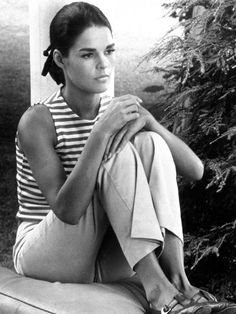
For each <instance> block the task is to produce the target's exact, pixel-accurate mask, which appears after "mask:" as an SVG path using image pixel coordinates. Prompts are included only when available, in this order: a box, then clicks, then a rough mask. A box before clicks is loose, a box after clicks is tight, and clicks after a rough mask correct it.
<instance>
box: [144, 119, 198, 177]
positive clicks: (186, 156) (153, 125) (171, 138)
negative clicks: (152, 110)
mask: <svg viewBox="0 0 236 314" xmlns="http://www.w3.org/2000/svg"><path fill="white" fill-rule="evenodd" d="M146 128H147V129H148V130H150V131H153V132H156V133H158V134H159V135H161V136H162V138H163V139H164V140H165V141H166V143H167V144H168V146H169V148H170V151H171V153H172V156H173V158H174V162H175V165H176V169H177V172H178V173H179V174H180V175H182V176H184V177H186V178H188V179H190V180H200V179H201V178H202V176H203V173H204V167H203V164H202V162H201V160H200V159H199V158H198V156H197V155H196V154H195V153H194V152H193V151H192V150H191V148H190V147H189V146H188V145H186V144H185V143H184V142H183V141H182V140H181V139H180V138H178V137H177V136H175V135H174V134H173V133H171V132H169V131H168V130H167V129H166V128H165V127H164V126H162V125H161V124H160V123H159V122H158V121H156V120H155V119H154V117H152V116H150V118H149V119H148V122H147V124H146Z"/></svg>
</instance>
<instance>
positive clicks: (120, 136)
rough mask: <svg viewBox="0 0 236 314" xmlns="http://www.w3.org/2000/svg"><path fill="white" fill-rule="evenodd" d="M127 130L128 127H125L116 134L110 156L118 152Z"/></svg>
mask: <svg viewBox="0 0 236 314" xmlns="http://www.w3.org/2000/svg"><path fill="white" fill-rule="evenodd" d="M126 132H127V127H124V128H122V129H121V130H120V131H119V132H118V133H117V134H116V135H115V136H114V138H113V141H112V143H111V145H110V147H109V156H113V155H114V154H115V153H116V152H117V150H118V148H119V146H120V144H121V142H122V139H123V137H124V136H125V134H126Z"/></svg>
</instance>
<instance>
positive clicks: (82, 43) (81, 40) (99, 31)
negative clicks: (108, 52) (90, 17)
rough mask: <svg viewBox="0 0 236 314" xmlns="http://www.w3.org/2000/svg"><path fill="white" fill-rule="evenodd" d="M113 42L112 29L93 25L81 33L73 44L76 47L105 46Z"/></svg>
mask: <svg viewBox="0 0 236 314" xmlns="http://www.w3.org/2000/svg"><path fill="white" fill-rule="evenodd" d="M112 43H113V38H112V34H111V31H110V29H109V28H108V27H105V26H91V27H89V28H86V29H85V30H84V31H83V33H82V34H80V35H79V36H78V37H77V39H76V40H75V43H74V45H73V48H74V49H76V50H77V49H81V48H98V49H99V48H103V47H104V46H105V47H106V46H107V45H110V44H112Z"/></svg>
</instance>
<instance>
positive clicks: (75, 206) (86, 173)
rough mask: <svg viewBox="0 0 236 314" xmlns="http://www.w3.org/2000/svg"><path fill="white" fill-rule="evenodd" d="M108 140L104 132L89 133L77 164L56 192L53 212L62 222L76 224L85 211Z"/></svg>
mask: <svg viewBox="0 0 236 314" xmlns="http://www.w3.org/2000/svg"><path fill="white" fill-rule="evenodd" d="M108 140H109V137H108V136H106V135H105V134H102V133H100V132H92V133H91V135H90V137H89V139H88V141H87V143H86V145H85V147H84V150H83V152H82V154H81V156H80V157H79V160H78V162H77V164H76V165H75V167H74V169H73V171H72V172H71V174H70V175H69V177H68V178H67V180H66V182H65V183H64V184H63V186H62V187H61V189H60V191H59V192H58V194H57V197H56V201H55V206H54V212H55V214H56V215H57V216H58V217H59V218H60V219H61V220H63V221H64V222H67V223H69V224H76V223H78V221H79V219H80V217H81V216H82V215H83V214H84V212H85V211H86V209H87V207H88V205H89V203H90V201H91V199H92V196H93V193H94V187H95V184H96V179H97V173H98V170H99V167H100V165H101V162H102V159H103V155H104V152H105V149H106V145H107V142H108Z"/></svg>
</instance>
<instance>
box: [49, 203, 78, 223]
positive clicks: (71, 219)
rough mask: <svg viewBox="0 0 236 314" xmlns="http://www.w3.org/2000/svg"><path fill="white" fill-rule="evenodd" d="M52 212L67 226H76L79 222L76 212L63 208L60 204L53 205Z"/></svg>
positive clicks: (66, 207)
mask: <svg viewBox="0 0 236 314" xmlns="http://www.w3.org/2000/svg"><path fill="white" fill-rule="evenodd" d="M53 212H54V214H55V215H56V216H57V218H58V219H59V220H60V221H62V222H64V223H65V224H68V225H77V224H78V222H79V218H80V217H79V216H78V213H77V212H76V211H73V210H69V207H68V206H63V203H62V202H60V204H57V202H56V203H55V205H54V206H53Z"/></svg>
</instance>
